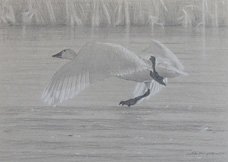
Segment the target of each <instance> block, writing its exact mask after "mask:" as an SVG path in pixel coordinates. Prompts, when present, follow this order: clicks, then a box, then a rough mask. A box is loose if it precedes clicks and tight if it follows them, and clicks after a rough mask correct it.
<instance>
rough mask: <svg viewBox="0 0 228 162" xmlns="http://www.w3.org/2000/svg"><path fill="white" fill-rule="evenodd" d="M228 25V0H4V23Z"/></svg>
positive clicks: (0, 13) (0, 19)
mask: <svg viewBox="0 0 228 162" xmlns="http://www.w3.org/2000/svg"><path fill="white" fill-rule="evenodd" d="M58 24H65V25H71V26H118V25H126V26H130V25H151V26H152V27H154V26H162V27H164V26H166V25H182V26H183V27H200V26H203V27H204V26H213V27H219V26H227V24H228V0H218V1H217V0H216V1H215V0H172V1H171V0H115V1H114V0H17V1H16V0H0V25H58Z"/></svg>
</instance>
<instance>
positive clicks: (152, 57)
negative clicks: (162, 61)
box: [150, 56, 155, 65]
mask: <svg viewBox="0 0 228 162" xmlns="http://www.w3.org/2000/svg"><path fill="white" fill-rule="evenodd" d="M150 61H151V62H152V64H153V65H155V57H154V56H150Z"/></svg>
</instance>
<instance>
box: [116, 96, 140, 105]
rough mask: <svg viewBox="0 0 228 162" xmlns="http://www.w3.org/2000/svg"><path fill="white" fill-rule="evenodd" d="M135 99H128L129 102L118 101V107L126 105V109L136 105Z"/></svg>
mask: <svg viewBox="0 0 228 162" xmlns="http://www.w3.org/2000/svg"><path fill="white" fill-rule="evenodd" d="M137 101H138V100H137V99H134V98H133V99H129V100H126V101H120V103H119V105H122V106H124V105H127V106H128V107H130V106H131V105H135V104H136V103H137Z"/></svg>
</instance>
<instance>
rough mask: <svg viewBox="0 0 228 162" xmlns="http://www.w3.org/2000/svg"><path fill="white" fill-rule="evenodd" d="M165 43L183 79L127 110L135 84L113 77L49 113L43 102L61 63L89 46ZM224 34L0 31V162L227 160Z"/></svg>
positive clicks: (135, 47)
mask: <svg viewBox="0 0 228 162" xmlns="http://www.w3.org/2000/svg"><path fill="white" fill-rule="evenodd" d="M151 39H156V40H159V41H161V42H163V43H164V44H165V45H166V46H167V47H168V48H170V49H171V50H172V51H173V52H174V53H175V54H176V55H177V57H178V58H179V59H180V61H181V62H182V63H183V65H184V66H185V71H186V72H187V73H189V76H184V77H183V76H182V77H177V78H175V79H172V80H169V83H168V85H167V87H166V88H164V89H163V90H162V91H161V92H160V93H159V94H157V95H156V96H153V97H151V99H150V100H148V101H144V102H142V103H140V104H138V105H136V106H133V107H131V108H127V107H121V106H119V105H118V104H119V101H121V100H125V99H129V98H131V97H132V92H133V90H134V86H135V83H133V82H127V81H123V80H120V79H116V78H110V79H108V80H106V81H104V82H101V83H98V84H96V85H92V86H91V87H90V88H89V89H86V90H85V91H83V92H81V93H80V94H79V95H78V96H75V97H74V98H73V99H72V100H69V101H66V102H65V103H63V104H62V105H59V106H57V107H56V108H52V107H48V106H47V105H45V104H44V103H43V102H42V101H41V100H40V95H41V93H42V91H43V89H44V88H45V86H46V84H47V83H48V82H49V81H50V79H51V77H52V76H53V74H54V73H55V72H56V71H57V70H58V69H59V68H60V67H61V66H62V65H64V64H65V63H67V61H65V60H60V59H54V58H52V57H51V56H52V55H53V54H55V53H57V52H59V51H60V50H62V49H64V48H72V49H74V50H76V51H78V50H79V49H80V48H81V46H82V45H83V44H84V43H86V42H88V41H91V40H95V41H102V42H111V43H117V44H121V45H123V46H125V47H127V48H128V49H130V50H132V51H134V52H136V53H139V52H140V51H142V50H143V49H144V48H146V47H147V45H148V42H150V40H151ZM227 61H228V29H227V28H219V29H207V30H205V31H202V30H201V29H183V28H178V27H176V28H174V27H169V28H165V29H159V28H158V29H154V30H152V29H151V28H147V27H134V28H133V27H131V28H123V27H118V28H95V29H92V28H86V27H83V28H75V29H71V28H68V27H64V26H62V27H58V28H56V27H8V28H2V29H0V161H4V162H15V161H18V162H40V161H42V162H53V161H64V162H70V161H72V162H75V161H78V162H81V161H88V162H91V161H99V162H101V161H104V162H108V161H118V162H119V161H122V162H138V161H143V162H144V161H148V162H151V161H155V162H167V161H170V162H182V161H188V162H192V161H194V162H197V161H199V162H225V161H227V160H228V132H227V131H228V118H227V116H228V110H227V108H228V100H227V97H228V75H227V74H228V64H227Z"/></svg>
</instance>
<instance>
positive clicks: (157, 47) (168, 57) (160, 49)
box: [141, 40, 184, 71]
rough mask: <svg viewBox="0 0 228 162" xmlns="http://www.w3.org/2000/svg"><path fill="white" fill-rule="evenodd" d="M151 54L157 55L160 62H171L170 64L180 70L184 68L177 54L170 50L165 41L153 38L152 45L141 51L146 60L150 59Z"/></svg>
mask: <svg viewBox="0 0 228 162" xmlns="http://www.w3.org/2000/svg"><path fill="white" fill-rule="evenodd" d="M151 55H153V56H155V57H156V61H157V63H158V64H159V63H160V64H170V66H172V67H174V68H176V69H178V70H181V71H183V70H184V66H183V65H182V64H181V62H180V61H179V60H178V58H177V57H176V55H175V54H174V53H173V52H172V51H170V50H169V49H168V48H167V47H166V46H165V45H164V44H163V43H161V42H159V41H157V40H152V41H151V43H150V45H149V46H148V47H147V48H146V49H144V50H143V51H142V53H141V56H142V57H143V58H145V59H146V60H149V58H150V56H151Z"/></svg>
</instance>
